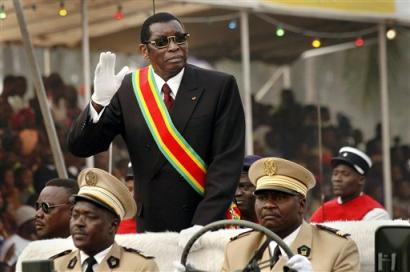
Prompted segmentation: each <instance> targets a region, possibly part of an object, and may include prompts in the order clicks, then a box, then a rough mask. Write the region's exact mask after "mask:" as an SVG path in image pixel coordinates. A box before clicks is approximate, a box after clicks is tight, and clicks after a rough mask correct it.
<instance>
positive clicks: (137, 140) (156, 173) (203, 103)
mask: <svg viewBox="0 0 410 272" xmlns="http://www.w3.org/2000/svg"><path fill="white" fill-rule="evenodd" d="M188 37H189V34H188V33H186V31H185V29H184V26H183V25H182V23H181V22H180V21H179V19H178V18H176V17H175V16H173V15H171V14H169V13H158V14H155V15H153V16H151V17H149V18H148V19H147V20H146V21H145V22H144V23H143V25H142V29H141V44H140V45H139V49H140V51H141V53H142V55H143V56H144V58H145V59H146V60H147V61H149V62H150V64H151V66H150V67H149V71H150V72H151V74H150V75H151V76H152V86H151V87H152V88H153V89H155V91H156V92H157V94H156V95H158V97H159V98H162V99H164V102H162V100H161V102H157V103H159V104H161V103H163V105H164V106H163V107H164V108H163V109H165V111H166V114H168V113H169V117H170V119H171V122H172V123H173V125H174V126H175V128H176V130H177V133H180V134H181V135H180V136H181V138H183V139H182V140H184V141H185V142H186V143H187V144H188V145H189V146H190V147H191V148H192V150H193V152H195V153H196V154H195V155H196V156H197V157H199V158H200V160H202V161H203V163H204V164H205V166H206V171H205V172H206V174H205V175H204V176H203V177H204V186H203V192H202V194H200V193H198V192H197V191H195V190H194V188H193V186H192V185H191V184H189V183H188V182H187V181H186V180H187V178H186V176H185V175H183V174H181V172H180V171H177V170H176V168H175V164H174V163H172V162H170V161H169V160H168V159H169V158H168V157H167V155H166V154H165V155H164V151H163V148H162V147H161V146H158V145H157V139H156V138H155V137H154V136H155V135H154V134H152V133H151V129H152V124H150V125H148V124H149V122H148V121H146V119H145V118H146V113H145V112H144V108H143V107H141V104H140V102H139V100H138V99H137V98H138V96H137V93H138V90H139V89H138V88H135V86H136V85H134V84H135V82H137V81H138V79H139V78H138V77H134V75H135V74H127V75H126V76H125V77H124V75H125V74H126V73H127V68H123V69H122V70H121V71H120V72H119V73H118V74H117V75H115V74H114V67H115V55H114V54H112V53H110V52H107V53H102V54H101V55H100V62H99V64H98V65H97V68H96V71H95V78H94V89H95V92H94V94H93V96H92V99H91V103H90V105H89V106H88V107H87V108H86V109H85V110H84V111H83V113H82V114H81V115H80V116H79V118H78V119H77V120H76V121H75V122H74V124H73V126H72V127H71V129H70V132H69V134H68V147H69V150H70V151H71V152H72V153H73V154H75V155H77V156H82V157H87V156H91V155H94V154H96V153H98V152H102V151H105V150H107V148H108V147H109V145H110V143H111V141H112V140H113V138H114V137H115V136H116V135H118V134H121V136H122V137H123V138H124V140H125V142H126V144H127V148H128V151H129V154H130V159H131V162H132V166H133V170H134V177H135V200H136V202H137V206H138V211H137V224H138V225H137V229H138V232H144V231H165V230H169V231H181V230H184V229H185V230H186V229H187V228H188V230H189V228H190V227H192V226H194V225H205V224H208V223H210V222H213V221H216V220H220V219H224V217H225V212H226V211H227V209H228V207H229V205H230V203H231V202H232V200H233V198H234V193H235V189H236V187H237V184H238V180H239V175H240V172H241V167H242V159H243V156H244V137H245V136H244V134H245V122H244V114H243V108H242V103H241V99H240V96H239V91H238V87H237V84H236V81H235V79H234V77H233V76H231V75H227V74H224V73H220V72H215V71H209V70H205V69H201V68H199V67H196V66H193V65H189V64H187V63H186V59H187V53H188ZM141 70H142V69H141ZM141 70H138V71H141ZM138 71H137V72H136V73H138ZM165 85H166V86H165ZM133 88H134V90H133ZM169 91H170V92H169ZM136 97H137V98H136ZM165 105H166V106H167V107H166V108H165ZM147 122H148V123H147ZM155 125H158V124H155ZM162 129H163V127H162V128H161V127H160V128H159V130H162ZM153 135H154V136H153ZM188 149H189V148H188ZM177 157H178V156H177Z"/></svg>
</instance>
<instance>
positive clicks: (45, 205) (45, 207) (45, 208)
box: [36, 202, 69, 214]
mask: <svg viewBox="0 0 410 272" xmlns="http://www.w3.org/2000/svg"><path fill="white" fill-rule="evenodd" d="M68 204H69V203H64V204H55V205H52V204H50V203H47V202H41V203H38V202H36V211H38V209H40V208H41V209H42V210H43V212H44V213H46V214H48V213H50V212H51V210H52V209H54V208H56V207H61V206H65V205H68Z"/></svg>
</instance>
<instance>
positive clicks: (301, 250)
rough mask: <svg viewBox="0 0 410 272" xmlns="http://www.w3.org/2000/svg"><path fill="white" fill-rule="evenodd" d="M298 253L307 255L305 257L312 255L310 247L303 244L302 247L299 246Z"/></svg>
mask: <svg viewBox="0 0 410 272" xmlns="http://www.w3.org/2000/svg"><path fill="white" fill-rule="evenodd" d="M298 254H300V255H302V256H305V257H309V255H310V248H309V247H308V246H306V245H303V246H301V247H298Z"/></svg>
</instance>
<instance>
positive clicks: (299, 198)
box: [222, 157, 360, 272]
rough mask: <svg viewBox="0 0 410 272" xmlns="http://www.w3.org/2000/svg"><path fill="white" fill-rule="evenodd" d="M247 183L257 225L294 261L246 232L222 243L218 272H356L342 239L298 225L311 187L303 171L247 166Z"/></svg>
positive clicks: (290, 165)
mask: <svg viewBox="0 0 410 272" xmlns="http://www.w3.org/2000/svg"><path fill="white" fill-rule="evenodd" d="M249 178H250V180H251V182H252V183H253V184H255V186H256V189H255V197H256V200H255V212H256V216H257V219H258V222H259V224H261V225H262V226H264V227H266V228H268V229H270V230H271V231H273V232H274V233H276V234H277V235H278V236H279V237H280V238H281V239H282V240H283V241H284V242H285V243H286V244H287V245H288V246H289V247H290V249H291V250H292V252H293V253H295V255H294V256H293V257H292V258H290V259H288V258H287V257H285V256H286V253H285V252H284V251H283V249H281V248H279V247H278V246H277V243H276V242H275V241H270V240H267V239H266V237H265V236H264V235H263V234H262V233H260V232H256V231H248V232H245V233H242V234H240V235H239V236H237V237H234V238H232V240H231V242H229V243H228V245H227V247H226V249H225V260H224V264H223V268H222V271H236V270H242V269H244V268H245V267H246V266H247V265H248V264H249V263H260V262H265V265H267V267H266V266H265V267H266V271H287V270H284V267H285V266H286V267H288V268H290V269H293V270H294V271H297V272H313V271H332V272H341V271H344V272H348V271H349V272H351V271H359V268H360V262H359V252H358V249H357V246H356V244H355V243H354V241H353V240H351V239H349V238H348V234H344V233H342V232H340V231H337V230H334V229H330V228H327V227H325V226H321V225H310V224H308V223H306V222H305V221H304V220H303V215H304V210H305V206H306V195H307V193H308V190H310V189H311V188H313V187H314V186H315V178H314V176H313V174H312V173H311V172H310V171H309V170H307V169H306V168H304V167H302V166H301V165H299V164H296V163H294V162H291V161H288V160H284V159H280V158H273V157H270V158H263V159H260V160H258V161H256V162H255V163H254V164H252V166H251V167H250V169H249ZM269 266H270V268H269ZM259 268H261V267H259ZM255 271H256V270H255ZM262 271H265V270H263V269H262Z"/></svg>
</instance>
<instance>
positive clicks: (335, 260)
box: [222, 222, 360, 272]
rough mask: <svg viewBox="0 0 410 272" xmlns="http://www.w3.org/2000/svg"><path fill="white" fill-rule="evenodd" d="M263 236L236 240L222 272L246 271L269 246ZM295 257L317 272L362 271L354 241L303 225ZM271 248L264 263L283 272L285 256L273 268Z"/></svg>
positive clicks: (229, 247)
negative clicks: (302, 258)
mask: <svg viewBox="0 0 410 272" xmlns="http://www.w3.org/2000/svg"><path fill="white" fill-rule="evenodd" d="M265 240H266V237H265V235H264V234H262V233H260V232H255V231H251V232H247V233H244V234H241V235H238V236H237V237H235V238H233V239H232V241H231V242H229V243H228V245H227V247H226V249H225V260H224V264H223V267H222V271H236V270H242V269H243V268H245V266H246V265H247V264H248V262H249V261H250V260H251V258H252V257H253V256H254V254H255V253H256V251H257V250H258V249H259V248H260V246H261V245H262V244H263V243H264V242H265ZM290 249H291V250H292V252H293V253H294V254H300V255H304V256H305V257H307V258H308V259H309V261H310V262H311V263H312V267H313V271H315V272H342V271H343V272H352V271H359V270H360V260H359V251H358V249H357V246H356V244H355V242H354V241H353V240H351V239H350V238H348V237H347V236H346V235H342V234H340V232H336V231H335V230H332V229H329V228H326V227H323V226H314V225H310V224H307V223H305V222H304V223H303V224H302V227H301V229H300V231H299V233H298V234H297V236H296V239H295V240H294V241H293V243H292V244H291V245H290ZM269 258H270V251H269V247H267V248H266V250H265V251H264V253H263V256H262V259H261V260H260V261H267V262H266V264H267V265H266V267H265V268H264V269H261V271H262V272H266V271H281V272H282V271H283V267H284V265H285V264H286V262H287V259H285V258H284V257H283V256H281V257H280V258H279V260H278V261H277V262H276V264H274V265H273V267H272V268H271V267H270V264H269Z"/></svg>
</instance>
